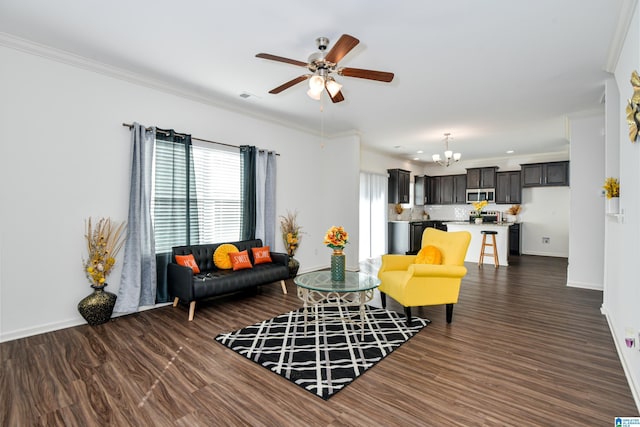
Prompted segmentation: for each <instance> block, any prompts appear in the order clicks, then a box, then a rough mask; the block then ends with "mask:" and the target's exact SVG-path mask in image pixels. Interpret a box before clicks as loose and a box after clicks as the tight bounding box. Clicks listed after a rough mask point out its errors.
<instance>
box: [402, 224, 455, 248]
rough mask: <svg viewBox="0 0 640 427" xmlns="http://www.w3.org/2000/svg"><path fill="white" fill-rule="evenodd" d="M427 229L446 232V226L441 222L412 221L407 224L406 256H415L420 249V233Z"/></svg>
mask: <svg viewBox="0 0 640 427" xmlns="http://www.w3.org/2000/svg"><path fill="white" fill-rule="evenodd" d="M428 227H432V228H437V229H438V230H442V231H447V226H446V225H444V222H443V221H438V220H429V221H414V222H411V223H410V224H409V251H408V252H407V254H410V255H415V254H417V253H418V252H419V251H420V249H421V248H422V233H424V230H425V229H426V228H428Z"/></svg>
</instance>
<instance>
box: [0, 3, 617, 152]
mask: <svg viewBox="0 0 640 427" xmlns="http://www.w3.org/2000/svg"><path fill="white" fill-rule="evenodd" d="M628 3H629V1H628V0H484V1H478V0H449V1H433V0H432V1H427V0H419V1H418V0H413V1H391V0H349V1H346V0H340V1H336V0H325V1H322V2H315V3H312V2H309V1H301V0H275V1H263V0H232V1H226V2H221V1H214V0H182V1H180V2H178V1H171V0H153V1H152V0H137V1H131V0H129V1H123V0H112V1H104V0H57V1H46V0H0V32H2V33H7V34H8V35H11V36H15V37H19V38H22V39H26V40H29V41H32V42H35V43H38V44H42V45H46V46H50V47H53V48H56V49H59V50H62V51H65V52H69V53H72V54H75V55H79V56H81V57H85V58H88V59H90V60H91V61H97V62H99V63H103V64H107V65H110V66H114V67H117V68H121V69H124V70H127V71H129V72H134V73H137V74H141V75H144V76H146V77H147V78H153V79H156V80H160V81H162V82H164V83H167V84H169V85H171V86H173V87H175V88H178V89H180V90H183V91H187V92H193V91H196V92H198V93H199V94H200V95H201V96H203V97H205V98H208V99H209V100H210V102H214V103H217V104H221V105H225V106H230V107H231V108H236V109H242V110H244V111H246V112H247V113H249V114H256V115H260V116H263V117H268V118H270V119H272V120H276V121H278V122H281V123H286V124H287V125H289V126H294V127H297V128H303V129H306V130H309V131H311V132H314V133H322V134H324V135H326V136H328V137H330V136H332V135H340V134H345V133H350V132H357V133H359V134H360V135H361V140H362V144H363V145H365V146H368V147H371V148H373V149H376V150H380V151H382V152H386V153H389V154H390V155H393V156H396V157H400V158H404V159H413V158H414V157H420V158H422V159H424V160H425V161H428V160H429V159H430V157H431V154H433V153H435V152H442V151H443V149H444V143H443V142H442V141H443V134H444V133H445V132H451V134H452V136H453V140H452V142H451V148H452V149H453V150H455V151H461V152H462V155H463V159H466V160H469V159H478V158H495V157H504V156H505V152H506V151H507V150H514V152H515V153H514V155H529V154H535V153H556V152H568V144H569V143H568V140H567V136H568V135H567V132H566V117H568V116H571V115H574V114H587V113H590V112H593V111H595V110H601V109H602V97H603V93H604V82H605V80H606V79H607V78H608V77H609V76H610V75H609V74H608V73H607V72H605V71H604V70H605V68H606V66H607V64H609V66H610V65H611V63H612V62H613V63H615V59H616V56H615V55H616V52H615V41H616V38H619V37H620V35H619V32H620V26H621V24H620V23H619V22H624V19H623V17H622V18H621V14H624V13H626V12H625V10H626V9H625V7H628ZM616 32H618V33H616ZM343 33H348V34H350V35H352V36H354V37H356V38H358V39H359V40H360V44H359V45H358V46H357V47H356V48H355V49H353V50H352V51H351V52H350V53H349V54H348V55H347V56H346V57H345V58H344V59H343V60H342V61H340V66H345V67H354V68H366V69H373V70H381V71H390V72H393V73H395V79H394V80H393V82H392V83H381V82H376V81H371V80H363V79H357V78H349V77H338V78H337V79H338V80H339V81H340V82H341V83H342V84H343V85H344V87H343V90H342V92H343V94H344V97H345V98H346V100H345V101H344V102H341V103H339V104H332V103H331V102H330V100H328V99H327V98H326V96H325V97H324V101H323V102H322V106H323V109H322V110H321V103H320V102H318V101H313V100H311V99H310V98H309V97H307V95H306V90H307V85H306V83H301V84H299V85H296V86H294V87H292V88H290V89H288V90H286V91H284V92H282V93H281V94H278V95H271V94H269V93H268V91H269V90H271V89H273V88H274V87H276V86H279V85H280V84H282V83H284V82H286V81H288V80H290V79H293V78H294V77H297V76H299V75H301V74H304V73H305V71H306V70H305V69H304V68H301V67H296V66H294V65H289V64H284V63H279V62H274V61H268V60H264V59H258V58H255V54H257V53H259V52H265V53H270V54H274V55H278V56H284V57H287V58H291V59H296V60H299V61H305V62H306V60H307V58H308V56H309V55H310V54H311V53H313V52H315V51H316V44H315V39H316V38H317V37H319V36H326V37H328V38H329V39H330V40H331V42H332V43H333V42H335V41H337V39H338V38H339V37H340V35H341V34H343ZM622 36H624V34H622ZM612 45H613V48H612ZM331 46H332V44H330V46H329V48H331ZM242 93H248V94H251V95H252V96H251V97H249V98H247V99H244V98H242V97H240V94H242ZM321 111H322V112H321ZM420 149H422V150H424V151H425V153H424V154H422V155H417V154H416V151H417V150H420Z"/></svg>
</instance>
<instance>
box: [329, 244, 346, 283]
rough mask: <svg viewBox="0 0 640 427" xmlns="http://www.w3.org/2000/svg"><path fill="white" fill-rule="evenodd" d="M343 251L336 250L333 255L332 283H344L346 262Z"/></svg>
mask: <svg viewBox="0 0 640 427" xmlns="http://www.w3.org/2000/svg"><path fill="white" fill-rule="evenodd" d="M345 258H346V257H345V255H344V252H342V249H334V250H333V254H331V281H332V282H344V274H345V270H346V260H345Z"/></svg>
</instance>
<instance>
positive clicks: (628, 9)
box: [604, 0, 638, 73]
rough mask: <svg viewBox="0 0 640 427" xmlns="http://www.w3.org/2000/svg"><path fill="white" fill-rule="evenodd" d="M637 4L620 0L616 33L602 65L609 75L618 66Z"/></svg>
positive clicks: (633, 0) (632, 1) (631, 0)
mask: <svg viewBox="0 0 640 427" xmlns="http://www.w3.org/2000/svg"><path fill="white" fill-rule="evenodd" d="M637 4H638V0H622V5H621V6H620V13H619V14H618V25H616V32H615V33H614V35H613V39H612V40H611V44H610V45H609V54H608V55H607V61H606V63H605V65H604V70H605V71H607V72H609V73H614V72H615V69H616V66H617V65H618V60H619V59H620V53H621V52H622V47H623V46H624V41H625V39H626V38H627V33H628V32H629V27H630V26H631V21H632V20H633V15H634V13H635V10H636V6H637Z"/></svg>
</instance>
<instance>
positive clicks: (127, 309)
mask: <svg viewBox="0 0 640 427" xmlns="http://www.w3.org/2000/svg"><path fill="white" fill-rule="evenodd" d="M155 135H156V129H155V128H151V129H146V128H145V127H144V126H141V125H140V124H139V123H134V124H133V127H132V128H131V142H132V144H131V145H132V150H133V154H132V163H131V189H130V192H129V216H128V220H127V240H126V242H125V246H124V261H123V264H122V275H121V277H120V289H119V290H118V299H117V300H116V305H115V307H114V310H113V311H115V312H118V313H132V312H134V311H137V310H138V307H140V306H144V305H153V304H155V302H156V256H155V242H154V235H153V224H152V223H151V183H152V180H151V171H152V165H153V149H154V142H155Z"/></svg>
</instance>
